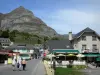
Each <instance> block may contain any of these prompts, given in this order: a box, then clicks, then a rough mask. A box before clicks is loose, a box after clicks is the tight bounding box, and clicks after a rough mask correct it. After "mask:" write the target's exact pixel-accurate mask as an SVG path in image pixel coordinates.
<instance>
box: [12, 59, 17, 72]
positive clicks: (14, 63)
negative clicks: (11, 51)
mask: <svg viewBox="0 0 100 75" xmlns="http://www.w3.org/2000/svg"><path fill="white" fill-rule="evenodd" d="M16 65H17V60H16V59H13V61H12V66H13V71H14V70H15V68H16Z"/></svg>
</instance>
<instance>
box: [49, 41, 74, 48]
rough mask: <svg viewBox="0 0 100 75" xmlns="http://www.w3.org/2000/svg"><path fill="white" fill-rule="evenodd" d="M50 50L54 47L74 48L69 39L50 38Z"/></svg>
mask: <svg viewBox="0 0 100 75" xmlns="http://www.w3.org/2000/svg"><path fill="white" fill-rule="evenodd" d="M47 46H48V47H49V50H52V49H73V46H72V44H71V43H70V41H69V40H50V41H48V43H47Z"/></svg>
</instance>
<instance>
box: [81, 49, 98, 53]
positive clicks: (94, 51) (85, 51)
mask: <svg viewBox="0 0 100 75" xmlns="http://www.w3.org/2000/svg"><path fill="white" fill-rule="evenodd" d="M82 53H99V49H92V50H89V49H86V50H82Z"/></svg>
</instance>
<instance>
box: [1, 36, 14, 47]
mask: <svg viewBox="0 0 100 75" xmlns="http://www.w3.org/2000/svg"><path fill="white" fill-rule="evenodd" d="M0 43H1V45H2V47H4V48H6V47H9V46H10V45H11V44H12V42H11V41H10V39H9V38H3V37H0Z"/></svg>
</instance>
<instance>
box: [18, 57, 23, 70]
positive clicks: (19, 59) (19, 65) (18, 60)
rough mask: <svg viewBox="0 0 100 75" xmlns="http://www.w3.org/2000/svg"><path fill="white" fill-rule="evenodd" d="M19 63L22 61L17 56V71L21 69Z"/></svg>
mask: <svg viewBox="0 0 100 75" xmlns="http://www.w3.org/2000/svg"><path fill="white" fill-rule="evenodd" d="M21 61H22V59H21V57H20V56H18V57H17V68H18V70H20V69H21V67H22V63H21Z"/></svg>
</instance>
